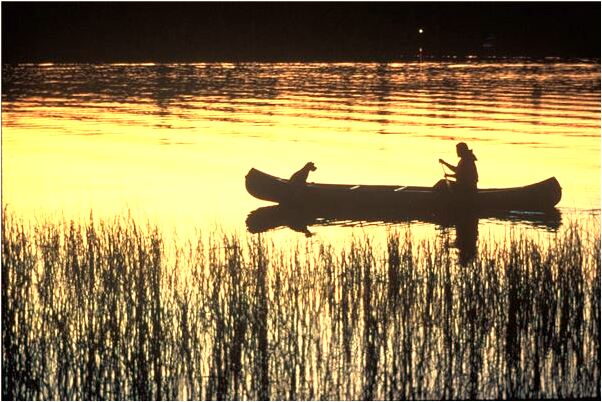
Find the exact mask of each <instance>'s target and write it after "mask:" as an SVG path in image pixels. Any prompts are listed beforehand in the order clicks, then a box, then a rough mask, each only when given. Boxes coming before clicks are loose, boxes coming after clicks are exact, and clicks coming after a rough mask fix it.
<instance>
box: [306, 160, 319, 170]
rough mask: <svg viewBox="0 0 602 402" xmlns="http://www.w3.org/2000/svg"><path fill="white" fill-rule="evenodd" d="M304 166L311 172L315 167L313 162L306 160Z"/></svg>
mask: <svg viewBox="0 0 602 402" xmlns="http://www.w3.org/2000/svg"><path fill="white" fill-rule="evenodd" d="M305 168H306V169H309V170H311V171H312V172H313V171H314V170H316V169H317V167H316V165H314V163H313V162H307V164H305Z"/></svg>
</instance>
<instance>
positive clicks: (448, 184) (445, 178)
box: [439, 159, 450, 190]
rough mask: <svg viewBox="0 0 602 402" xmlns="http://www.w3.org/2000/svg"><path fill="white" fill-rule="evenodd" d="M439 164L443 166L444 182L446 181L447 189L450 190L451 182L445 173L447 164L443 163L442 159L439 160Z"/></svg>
mask: <svg viewBox="0 0 602 402" xmlns="http://www.w3.org/2000/svg"><path fill="white" fill-rule="evenodd" d="M439 164H440V165H441V170H443V180H445V184H446V185H447V189H448V190H449V189H450V183H449V180H448V179H447V176H446V173H445V164H444V163H443V161H442V160H441V159H439Z"/></svg>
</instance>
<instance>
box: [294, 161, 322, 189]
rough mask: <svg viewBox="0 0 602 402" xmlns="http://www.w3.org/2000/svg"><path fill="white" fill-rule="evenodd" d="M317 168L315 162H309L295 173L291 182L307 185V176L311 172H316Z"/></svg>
mask: <svg viewBox="0 0 602 402" xmlns="http://www.w3.org/2000/svg"><path fill="white" fill-rule="evenodd" d="M316 169H317V167H316V165H314V163H313V162H307V163H306V164H305V166H303V167H302V168H301V169H299V171H297V172H295V173H293V175H292V176H291V178H290V179H289V181H290V182H291V183H294V184H305V183H307V176H309V172H310V171H312V172H313V171H314V170H316Z"/></svg>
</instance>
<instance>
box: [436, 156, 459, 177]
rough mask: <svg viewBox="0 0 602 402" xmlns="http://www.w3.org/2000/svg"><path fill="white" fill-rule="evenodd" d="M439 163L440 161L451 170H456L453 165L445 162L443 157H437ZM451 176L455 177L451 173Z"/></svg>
mask: <svg viewBox="0 0 602 402" xmlns="http://www.w3.org/2000/svg"><path fill="white" fill-rule="evenodd" d="M439 163H442V164H444V165H445V166H447V167H448V168H449V169H450V170H451V171H452V172H454V173H455V172H456V169H457V168H456V167H455V166H454V165H450V164H449V163H447V162H445V161H444V160H443V159H439ZM453 177H455V175H453Z"/></svg>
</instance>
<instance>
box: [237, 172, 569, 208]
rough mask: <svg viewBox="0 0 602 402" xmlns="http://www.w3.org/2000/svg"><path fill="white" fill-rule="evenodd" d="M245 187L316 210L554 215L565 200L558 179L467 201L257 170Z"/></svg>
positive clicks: (482, 192) (424, 190) (442, 191)
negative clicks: (301, 179)
mask: <svg viewBox="0 0 602 402" xmlns="http://www.w3.org/2000/svg"><path fill="white" fill-rule="evenodd" d="M245 185H246V188H247V191H248V192H249V194H251V195H252V196H253V197H256V198H258V199H261V200H265V201H271V202H275V203H278V204H281V205H285V206H290V207H295V208H303V209H310V210H313V209H325V210H333V209H336V210H342V209H347V210H355V211H358V210H359V211H364V210H370V209H381V210H394V211H450V210H465V211H478V210H504V211H511V210H515V211H548V210H550V209H552V208H554V206H555V205H556V204H558V202H559V201H560V198H561V197H562V189H561V187H560V184H559V183H558V180H556V178H555V177H550V178H549V179H546V180H544V181H541V182H539V183H535V184H530V185H527V186H522V187H512V188H490V189H479V190H477V192H476V193H474V194H472V195H470V196H466V195H465V194H462V193H457V192H454V191H453V189H452V188H451V187H445V186H444V187H443V188H434V187H418V186H402V185H398V186H391V185H363V184H321V183H306V184H294V183H289V181H288V180H286V179H282V178H279V177H275V176H272V175H269V174H267V173H264V172H261V171H259V170H257V169H255V168H252V169H251V170H249V173H247V176H246V178H245Z"/></svg>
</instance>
